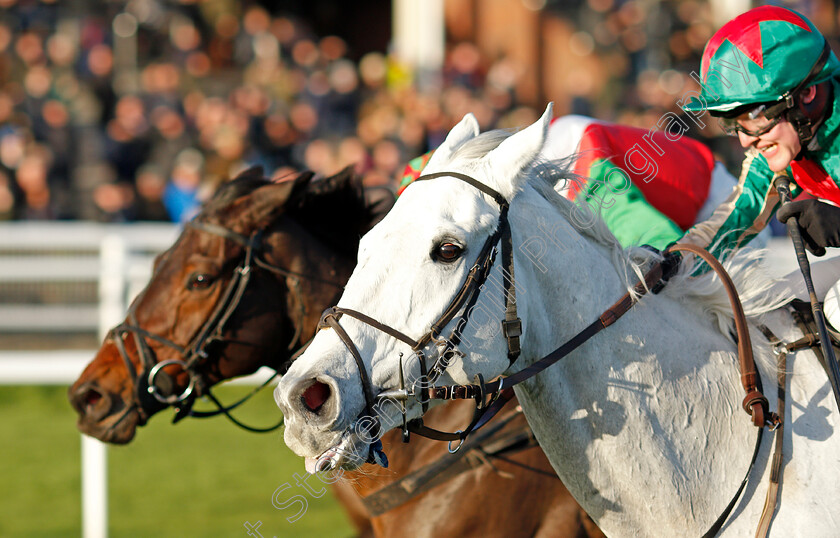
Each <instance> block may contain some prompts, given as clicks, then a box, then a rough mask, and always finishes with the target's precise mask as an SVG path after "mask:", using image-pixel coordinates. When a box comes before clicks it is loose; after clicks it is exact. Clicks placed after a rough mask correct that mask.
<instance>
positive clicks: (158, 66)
mask: <svg viewBox="0 0 840 538" xmlns="http://www.w3.org/2000/svg"><path fill="white" fill-rule="evenodd" d="M569 4H570V5H571V4H575V8H574V9H571V8H569V9H565V8H562V6H564V5H565V4H564V3H562V2H561V3H560V4H559V5H560V6H561V8H560V9H555V12H556V14H557V15H559V16H561V17H566V18H567V19H568V20H569V21H571V23H572V24H573V25H578V26H579V27H581V28H589V29H591V30H590V31H579V32H576V33H574V34H573V35H572V37H571V39H570V41H569V47H570V49H571V50H572V52H576V51H577V52H580V53H586V54H590V53H592V51H593V50H594V51H596V52H597V53H598V55H599V59H600V62H599V65H601V66H604V70H605V71H606V72H607V76H604V77H602V80H601V82H600V83H599V84H600V85H599V87H598V88H597V91H581V92H579V94H576V95H574V97H573V100H572V107H571V109H570V110H569V111H570V112H579V113H588V114H593V115H596V116H599V117H603V119H615V120H620V121H624V122H626V123H633V124H639V125H645V126H648V125H651V124H655V122H656V120H657V119H658V115H659V114H661V111H663V110H667V109H669V108H670V109H673V108H674V103H675V97H674V96H675V95H679V92H680V91H682V89H683V88H684V87H688V86H687V85H689V84H690V83H691V82H690V80H689V79H688V78H687V77H686V76H684V74H681V72H680V71H678V70H675V69H683V73H684V72H687V71H690V70H692V69H695V70H696V69H697V68H698V67H697V66H698V64H699V55H700V52H701V51H702V48H703V45H704V44H705V40H706V39H707V38H708V36H709V35H711V32H712V31H713V28H712V26H711V24H710V23H709V22H703V23H698V22H697V21H698V20H699V21H708V20H709V17H708V16H704V14H703V13H699V14H698V10H703V9H708V7H707V5H706V3H704V2H699V1H692V2H684V3H672V2H663V3H661V6H664V7H661V8H658V9H657V10H656V13H655V15H656V16H655V17H654V16H652V14H651V13H648V12H645V11H644V10H643V9H642V7H644V6H646V5H648V4H649V3H643V2H633V1H625V2H614V1H613V0H585V1H579V2H571V3H569ZM657 5H660V4H657ZM219 6H228V8H226V9H222V8H220V7H219ZM640 9H642V10H641V11H640ZM705 15H708V13H706V14H705ZM657 36H658V37H657ZM652 38H657V39H660V40H661V43H665V44H666V47H665V48H664V49H663V48H662V47H655V46H651V43H650V39H652ZM351 57H353V56H352V54H351V51H349V50H348V45H347V44H346V43H345V42H344V41H343V40H342V39H341V38H339V37H336V36H316V35H314V34H313V32H312V31H310V29H309V28H308V27H307V25H306V24H305V23H303V22H301V21H300V20H296V19H295V18H293V17H290V16H285V15H283V14H278V13H270V12H269V11H267V10H266V9H265V8H263V7H261V6H260V5H257V4H253V5H252V4H249V3H244V4H238V3H235V2H234V3H232V4H231V3H225V2H181V3H173V2H162V1H159V0H129V1H127V2H107V3H102V2H86V1H79V2H58V1H57V0H0V219H87V220H98V221H108V222H122V221H134V220H171V221H184V220H186V219H189V218H190V217H191V216H192V215H193V214H194V212H195V211H196V210H197V207H198V206H199V205H200V203H201V201H202V200H204V199H206V198H207V197H208V196H209V195H210V194H211V193H212V192H213V191H214V190H215V189H216V188H217V187H218V185H219V184H220V183H221V182H223V181H226V180H227V179H228V178H230V177H233V176H235V175H236V174H237V173H238V172H240V171H242V170H244V169H245V168H247V167H249V166H252V165H261V166H263V168H264V170H265V173H266V175H267V176H270V177H273V178H278V177H281V176H284V175H287V174H290V173H292V172H293V171H294V170H300V169H303V168H306V169H311V170H315V171H316V172H318V173H321V174H330V173H333V172H336V171H338V170H340V169H342V168H344V167H345V166H349V165H353V166H355V167H356V169H357V171H358V172H360V173H362V174H364V176H365V181H366V182H367V183H369V184H391V185H393V184H394V183H395V182H396V181H397V180H398V176H399V173H400V172H401V170H402V168H403V166H404V163H405V162H407V161H408V160H409V159H411V158H413V157H415V156H417V155H420V154H422V153H424V152H425V151H427V150H428V149H431V148H434V147H436V146H437V145H438V144H439V143H440V142H441V141H442V139H443V137H444V136H445V134H446V133H447V132H448V130H449V129H450V127H451V126H452V125H454V123H455V122H456V121H457V120H459V119H460V118H461V117H462V116H463V115H464V114H465V113H466V112H472V113H474V114H475V115H476V116H477V118H478V120H479V123H480V124H481V126H482V128H483V129H487V128H495V127H514V126H521V125H524V124H527V123H528V122H531V121H533V120H534V119H535V118H536V116H537V112H536V111H535V110H534V109H533V108H531V107H528V106H524V105H523V104H522V103H520V102H518V101H517V97H516V95H517V94H516V92H515V86H516V84H517V76H518V73H519V70H518V69H517V66H516V65H514V64H513V62H512V60H511V59H510V58H506V57H504V56H502V57H498V58H494V59H492V60H490V59H488V58H485V57H482V55H481V53H480V52H479V49H478V48H477V47H476V46H475V45H472V44H470V43H469V42H462V43H454V44H451V46H449V47H448V51H447V56H446V60H445V69H444V73H443V89H442V90H438V91H433V92H427V93H424V92H421V91H419V90H418V89H417V85H416V84H413V81H412V77H411V74H410V73H409V72H408V71H407V70H405V69H404V68H403V66H401V65H399V64H398V63H396V62H395V61H394V59H393V58H391V57H389V56H387V55H386V54H384V53H378V52H374V53H369V54H366V55H364V56H363V57H361V58H359V59H357V60H351V59H350V58H351ZM593 65H594V64H593ZM669 85H670V90H669V88H668V87H669ZM580 87H581V88H583V89H586V88H587V86H586V85H585V84H583V85H581V86H580ZM589 90H591V87H590V88H589ZM573 93H574V92H573ZM677 110H678V109H677ZM607 111H609V112H607ZM604 116H608V117H604ZM713 134H714V133H713ZM700 136H701V137H702V136H704V135H703V134H702V133H701V134H700ZM709 136H711V135H709Z"/></svg>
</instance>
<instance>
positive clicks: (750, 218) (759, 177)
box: [679, 149, 779, 258]
mask: <svg viewBox="0 0 840 538" xmlns="http://www.w3.org/2000/svg"><path fill="white" fill-rule="evenodd" d="M778 206H779V196H778V194H776V189H775V187H773V172H772V171H771V170H770V168H769V166H768V165H767V161H766V160H765V159H764V157H762V156H761V155H760V154H759V152H758V151H757V150H755V149H750V150H748V151H747V156H746V159H744V164H743V167H742V169H741V177H740V178H739V179H738V184H737V185H736V186H735V187H734V188H733V190H732V193H731V194H730V195H729V197H728V198H727V199H726V200H724V201H723V202H722V203H721V204H720V205H719V206H718V207H717V209H715V211H714V212H713V213H712V215H711V216H710V217H709V218H708V219H706V220H705V221H703V222H699V223H697V224H695V225H694V226H693V227H692V228H690V229H689V230H688V231H687V232H686V233H685V235H684V236H683V238H682V239H680V241H679V242H680V243H692V244H695V245H698V246H701V247H703V248H705V249H710V248H711V249H712V250H711V252H712V254H714V255H715V256H716V257H717V258H720V257H721V254H722V253H724V252H726V251H728V250H731V249H735V248H739V247H742V246H744V245H745V244H747V243H748V242H749V241H750V240H751V239H752V238H753V237H755V235H756V234H758V232H760V231H761V230H762V229H764V227H765V226H767V223H768V222H769V221H770V218H771V217H772V216H773V214H774V213H775V212H776V209H777V208H778Z"/></svg>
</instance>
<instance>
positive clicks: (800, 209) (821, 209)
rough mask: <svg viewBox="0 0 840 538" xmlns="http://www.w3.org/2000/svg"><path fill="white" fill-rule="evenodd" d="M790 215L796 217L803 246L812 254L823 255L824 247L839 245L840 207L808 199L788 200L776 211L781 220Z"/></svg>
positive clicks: (786, 218) (785, 219) (784, 220)
mask: <svg viewBox="0 0 840 538" xmlns="http://www.w3.org/2000/svg"><path fill="white" fill-rule="evenodd" d="M791 217H796V222H797V224H798V225H799V231H800V233H801V234H802V241H803V242H804V243H805V248H807V249H808V251H809V252H811V254H813V255H814V256H822V255H824V254H825V249H826V247H840V207H836V206H833V205H831V204H826V203H824V202H820V201H819V200H814V199H810V200H799V201H796V202H789V203H787V204H784V205H782V207H781V208H780V209H779V210H778V211H777V212H776V218H777V219H779V220H780V221H781V222H786V221H787V220H788V219H789V218H791Z"/></svg>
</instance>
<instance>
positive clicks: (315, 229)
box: [197, 166, 387, 257]
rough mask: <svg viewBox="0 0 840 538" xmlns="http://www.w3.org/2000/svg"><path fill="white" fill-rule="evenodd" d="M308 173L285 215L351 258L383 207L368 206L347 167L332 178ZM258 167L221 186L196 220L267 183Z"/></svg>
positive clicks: (210, 215) (302, 176) (299, 180)
mask: <svg viewBox="0 0 840 538" xmlns="http://www.w3.org/2000/svg"><path fill="white" fill-rule="evenodd" d="M314 175H315V174H314V173H313V172H310V171H304V172H300V173H299V174H298V175H297V176H295V178H294V179H290V180H288V181H293V182H295V183H296V185H295V187H294V189H293V190H292V193H291V194H290V196H289V198H288V199H287V200H286V201H285V203H284V204H283V206H284V211H283V212H282V213H280V214H281V215H285V216H287V217H289V218H291V219H293V220H295V221H296V222H297V223H298V224H300V225H301V226H302V227H303V228H304V229H305V230H306V231H307V232H309V233H310V234H312V235H313V236H314V237H316V238H317V239H318V240H320V241H322V242H323V243H325V244H326V245H328V246H330V247H332V248H333V249H335V250H337V251H338V252H340V253H342V254H344V255H347V256H350V257H354V256H355V255H356V251H357V250H358V247H359V238H360V237H361V236H362V235H364V234H365V233H366V232H367V231H368V230H369V229H370V227H371V226H372V224H373V223H374V222H376V221H377V220H378V219H379V218H381V215H380V214H379V212H380V211H383V210H385V209H387V208H375V207H372V206H369V205H368V204H367V202H366V199H365V196H364V189H363V188H362V179H361V177H360V176H358V175H357V174H356V173H354V172H353V168H352V167H347V168H345V169H344V170H342V171H340V172H338V173H337V174H335V175H332V176H330V177H326V178H319V179H314ZM271 183H272V181H271V180H270V179H268V178H266V177H265V176H264V174H263V169H262V167H260V166H255V167H253V168H249V169H248V170H246V171H245V172H242V173H241V174H239V175H238V176H236V177H235V178H233V179H231V180H230V181H228V182H226V183H224V184H222V185H221V186H220V187H219V189H218V190H217V191H216V192H215V194H214V195H213V197H212V198H211V199H209V200H208V201H207V202H205V204H204V206H203V207H202V210H201V212H200V213H199V215H198V217H197V218H198V219H201V220H208V219H212V218H213V217H214V216H216V215H217V214H219V213H221V212H222V211H223V210H224V209H225V208H227V207H228V206H230V204H231V203H233V202H234V201H235V200H237V199H239V198H241V197H243V196H246V195H248V194H250V193H251V192H253V191H254V190H256V189H258V188H260V187H264V186H265V185H268V184H271Z"/></svg>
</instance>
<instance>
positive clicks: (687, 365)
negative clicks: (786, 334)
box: [512, 211, 755, 535]
mask: <svg viewBox="0 0 840 538" xmlns="http://www.w3.org/2000/svg"><path fill="white" fill-rule="evenodd" d="M521 214H522V215H523V216H522V218H521V219H517V221H516V222H514V221H512V226H513V230H514V242H515V244H516V243H519V244H520V245H521V244H522V242H523V241H527V240H528V238H529V237H535V236H537V235H536V234H533V233H532V235H531V236H529V235H528V234H527V233H525V231H526V230H528V228H525V227H526V226H529V224H528V222H530V223H531V224H530V231H531V232H534V230H533V226H534V224H533V223H534V222H535V217H534V215H535V213H534V211H524V212H522V213H521ZM528 215H530V217H529V216H528ZM545 215H546V213H544V212H543V213H539V214H536V223H537V230H536V232H537V234H538V233H540V230H539V228H540V220H539V219H540V217H541V216H545ZM547 222H549V223H550V222H552V221H547ZM553 222H555V223H556V224H557V226H556V227H555V228H554V229H555V233H554V236H555V237H563V238H564V240H565V241H564V246H565V248H563V249H561V248H555V249H554V250H550V251H548V252H546V254H545V255H544V256H543V257H542V258H541V259H540V260H539V261H540V262H541V266H538V265H537V264H536V263H534V262H533V260H530V262H531V263H529V260H528V259H527V257H524V256H522V255H520V256H519V258H517V262H518V265H517V268H516V271H517V272H516V281H517V282H522V283H523V284H524V286H523V287H524V288H525V290H527V291H526V293H523V294H518V296H517V306H518V307H519V306H520V305H521V308H520V315H521V316H522V319H523V322H524V325H525V331H526V338H525V339H524V340H523V344H522V348H523V354H522V357H520V359H519V360H520V361H522V363H521V365H520V366H519V367H520V368H521V367H524V366H527V365H528V364H529V363H532V362H534V361H536V360H538V359H540V358H541V357H542V356H544V355H546V354H547V353H549V352H551V351H553V350H554V349H556V348H557V347H559V346H560V345H562V344H563V343H564V342H565V341H567V340H568V339H569V338H570V337H571V336H573V335H574V334H576V333H577V332H578V331H580V330H581V329H583V328H584V327H586V326H587V325H589V324H590V323H591V322H593V321H594V320H595V319H597V317H598V316H599V315H600V314H601V313H602V312H603V311H604V310H605V309H606V308H607V307H609V306H610V305H612V304H613V303H614V302H615V301H616V300H617V299H619V298H620V296H621V295H622V294H623V293H624V292H625V291H626V284H625V283H624V282H623V279H622V278H620V277H619V274H618V272H617V270H616V268H615V267H614V266H613V264H612V263H611V262H610V256H611V251H610V249H609V248H607V247H605V246H603V245H599V244H596V243H594V242H592V241H589V240H587V239H586V238H585V237H583V236H581V235H579V234H576V233H574V230H572V229H571V227H570V226H569V225H568V223H565V224H564V223H563V222H559V223H558V222H557V221H556V220H555V221H553ZM518 226H522V228H523V229H522V230H521V231H520V232H519V234H516V229H517V227H518ZM543 228H548V230H549V231H550V230H551V229H552V228H551V227H550V226H548V227H547V226H545V225H544V226H543ZM547 233H548V232H546V231H545V230H543V231H542V234H543V237H549V235H547ZM561 234H562V235H561ZM517 235H518V238H517ZM520 250H521V249H520ZM541 267H544V268H546V269H547V270H546V271H542V270H541ZM523 297H529V298H532V299H529V300H523V299H522V298H523ZM699 312H700V311H699V309H695V308H686V307H685V306H684V305H682V304H680V303H679V302H677V301H675V300H673V299H670V298H668V297H664V296H661V295H655V296H645V297H644V298H643V299H642V301H641V303H640V304H639V305H637V306H635V307H634V308H632V309H631V310H630V311H629V312H628V313H627V314H626V315H625V316H624V317H622V318H621V319H619V320H618V321H617V322H616V323H615V324H614V325H611V326H610V327H608V328H607V329H605V330H603V331H601V332H600V333H598V334H597V335H596V336H595V337H593V338H592V339H591V340H589V341H588V342H586V343H585V344H584V345H583V346H581V347H580V348H578V350H576V351H574V352H573V353H571V354H570V355H568V356H567V357H566V358H564V359H563V360H562V361H561V362H560V363H559V364H555V365H554V366H552V367H550V368H548V369H547V370H545V371H544V372H542V373H541V374H540V375H539V376H537V377H535V378H532V379H531V380H528V381H526V382H525V383H523V384H521V385H519V386H518V387H517V396H518V397H519V399H520V402H521V404H522V408H523V409H524V410H525V413H526V415H527V416H528V421H529V423H530V424H531V426H532V427H533V429H534V432H535V434H536V436H537V439H538V440H539V441H540V444H541V445H542V446H543V447H544V449H545V451H546V454H547V455H548V457H549V460H550V461H551V463H552V466H553V467H554V468H555V470H556V471H557V473H558V475H559V476H560V477H561V478H562V479H563V481H564V482H565V483H566V484H567V486H568V487H569V490H570V491H572V493H573V494H574V495H575V497H576V498H577V499H579V500H581V503H582V505H583V507H584V508H585V509H586V510H587V512H589V513H590V514H592V516H593V518H594V519H595V520H596V521H598V523H599V525H601V526H602V528H603V529H604V530H605V532H607V533H608V534H616V535H632V534H633V533H634V532H638V534H639V535H656V528H655V526H651V517H650V514H651V511H650V507H649V506H648V503H647V500H649V499H652V498H657V499H662V498H663V497H665V498H666V499H665V500H664V501H663V502H661V503H660V504H661V509H662V510H664V511H667V512H668V513H672V514H683V515H684V514H686V513H687V512H691V514H692V515H693V516H694V517H696V520H693V521H687V520H686V518H688V516H680V517H683V518H684V519H683V520H680V521H678V522H676V523H675V522H673V521H669V522H668V524H673V525H672V527H670V528H683V529H691V533H694V531H697V532H696V533H698V534H699V533H702V532H703V531H705V530H706V529H701V528H700V527H701V526H703V525H705V524H706V522H711V521H714V518H715V517H716V515H717V514H713V512H715V511H717V510H718V507H717V504H719V503H718V501H719V499H718V497H719V492H717V491H716V490H715V487H714V486H713V485H714V484H720V483H729V482H731V481H733V480H734V481H735V482H737V480H738V478H735V476H734V475H735V474H737V473H738V472H741V473H742V472H743V470H744V469H746V465H747V461H743V460H744V459H747V460H748V457H749V455H748V454H746V452H748V450H744V448H743V447H747V446H750V443H751V442H752V441H753V439H754V437H753V436H754V435H755V433H754V432H753V431H752V429H751V427H750V424H749V421H748V420H745V419H744V417H743V416H741V415H739V414H738V412H737V406H738V403H739V402H740V400H741V399H742V398H743V394H741V390H740V386H739V384H738V373H737V358H736V357H735V353H734V345H733V344H732V343H731V342H729V341H728V340H726V339H725V338H724V337H723V335H721V334H720V332H719V331H718V330H717V329H716V327H715V326H714V325H713V323H712V321H711V319H709V318H706V317H704V316H702V314H700V313H699ZM742 454H744V455H743V457H742ZM714 461H718V462H726V464H718V465H715V464H714V463H713V462H714ZM730 462H731V463H732V464H731V465H729V463H730ZM630 470H633V472H630ZM630 475H632V476H633V480H629V479H628V477H629V476H630ZM640 477H641V478H640ZM598 491H601V492H609V494H608V495H607V494H606V493H605V494H604V496H602V495H600V494H596V495H593V492H598ZM663 491H665V492H667V495H663V494H662V492H663ZM607 497H608V498H607ZM687 506H691V510H688V509H687V508H686V507H687ZM663 528H669V527H668V525H667V524H666V525H665V527H663Z"/></svg>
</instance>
